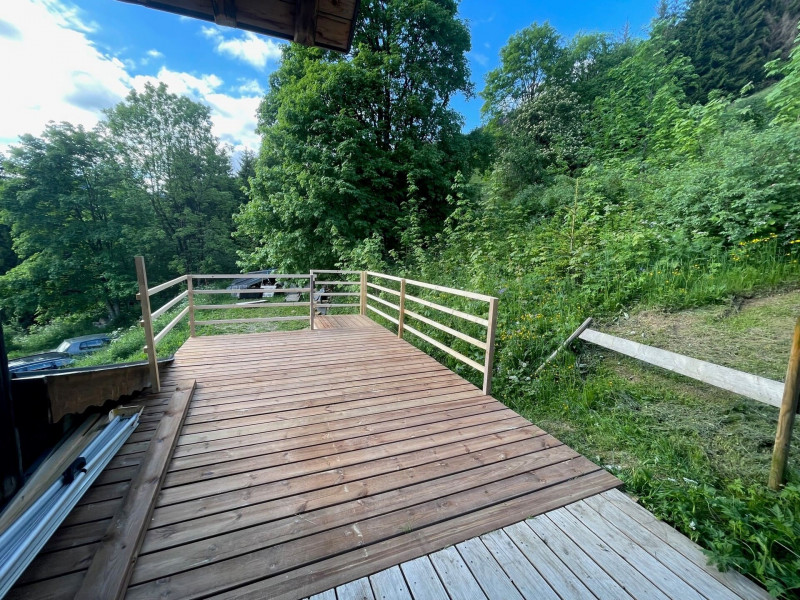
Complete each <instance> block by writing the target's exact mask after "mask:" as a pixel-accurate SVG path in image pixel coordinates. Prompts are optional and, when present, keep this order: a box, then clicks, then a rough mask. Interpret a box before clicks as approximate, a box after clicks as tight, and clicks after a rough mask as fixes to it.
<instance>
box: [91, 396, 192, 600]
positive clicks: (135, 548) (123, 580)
mask: <svg viewBox="0 0 800 600" xmlns="http://www.w3.org/2000/svg"><path fill="white" fill-rule="evenodd" d="M194 389H195V382H194V381H191V382H181V383H178V389H177V390H175V393H174V394H172V397H171V398H170V400H169V404H168V405H167V410H166V412H165V413H164V414H163V415H162V416H161V419H160V421H159V422H158V428H157V429H156V432H155V435H154V436H153V438H152V439H151V440H150V444H148V446H147V451H146V452H145V453H144V457H143V458H142V461H141V464H140V465H139V469H138V470H137V471H136V474H135V475H134V477H133V480H132V481H131V483H130V485H129V486H128V492H127V494H126V495H125V498H124V500H123V501H122V504H121V506H120V507H119V508H118V509H117V511H116V514H115V515H114V518H113V519H112V520H111V523H109V525H108V529H106V534H105V535H104V536H103V539H102V541H101V542H100V544H99V545H98V547H97V549H96V551H95V553H94V556H93V557H92V561H91V563H89V568H88V570H87V571H86V575H85V576H84V578H83V583H82V584H81V587H80V589H79V590H78V593H77V594H76V595H75V598H76V600H94V599H95V598H104V599H108V600H121V599H122V598H124V597H125V592H126V591H127V589H128V582H129V581H130V578H131V575H132V574H133V567H134V565H135V564H136V559H137V557H138V554H139V550H140V549H141V547H142V543H143V542H144V536H145V534H146V533H147V526H148V525H149V523H150V517H151V516H152V514H153V509H154V508H155V506H156V500H157V499H158V493H159V492H160V491H161V486H162V485H163V483H164V478H165V477H166V476H167V465H168V464H169V461H170V460H171V459H172V453H173V451H174V450H175V445H176V444H177V442H178V436H180V433H181V429H182V428H183V421H184V419H185V418H186V413H187V411H188V409H189V403H190V402H191V399H192V395H193V394H194Z"/></svg>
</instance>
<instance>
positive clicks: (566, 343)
mask: <svg viewBox="0 0 800 600" xmlns="http://www.w3.org/2000/svg"><path fill="white" fill-rule="evenodd" d="M591 324H592V317H589V318H588V319H586V320H585V321H584V322H583V323H581V326H580V327H578V328H577V329H576V330H575V331H573V332H572V335H571V336H569V337H568V338H567V339H566V340H564V341H563V342H561V345H560V346H559V347H558V348H556V349H555V350H553V353H552V354H551V355H550V356H548V357H547V358H546V359H545V361H544V362H543V363H542V364H541V365H539V368H538V369H536V371H534V373H533V376H534V377H536V376H537V375H538V374H539V373H541V372H542V369H544V368H545V367H546V366H547V363H549V362H550V361H551V360H553V359H554V358H555V357H556V355H557V354H558V353H559V352H560V351H561V349H562V348H565V347H567V346H569V345H570V344H571V343H572V342H574V341H575V338H577V337H578V336H579V335H580V334H582V333H583V332H584V331H585V330H586V328H588V327H589V325H591Z"/></svg>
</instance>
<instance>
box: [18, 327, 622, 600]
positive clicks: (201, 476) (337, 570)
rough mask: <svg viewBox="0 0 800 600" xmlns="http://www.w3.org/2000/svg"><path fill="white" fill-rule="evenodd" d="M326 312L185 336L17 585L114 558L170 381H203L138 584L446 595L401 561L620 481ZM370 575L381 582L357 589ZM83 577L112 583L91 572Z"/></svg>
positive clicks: (180, 436) (139, 593) (372, 331)
mask: <svg viewBox="0 0 800 600" xmlns="http://www.w3.org/2000/svg"><path fill="white" fill-rule="evenodd" d="M315 326H316V327H317V328H316V329H315V330H314V331H309V330H303V331H296V332H274V333H262V334H252V335H220V336H200V337H193V338H190V339H189V340H187V342H186V343H185V344H184V346H183V347H182V348H181V349H180V350H179V351H178V352H177V353H176V356H175V360H174V362H173V364H172V366H171V367H170V368H169V369H167V370H165V372H164V374H163V382H164V385H165V391H164V392H162V393H159V394H154V395H152V396H150V397H148V398H146V399H144V401H143V403H144V404H145V406H146V410H145V413H144V415H143V421H142V423H141V428H140V430H138V431H137V432H135V433H134V436H136V437H132V439H131V440H129V442H128V443H126V445H125V446H124V447H123V449H122V450H121V452H120V454H119V455H118V456H116V457H115V459H114V460H113V462H112V463H111V464H110V465H109V468H107V469H106V470H105V471H104V473H103V474H102V476H101V478H102V480H99V482H100V483H101V485H97V486H94V487H93V488H92V489H91V490H90V491H89V493H87V496H86V497H85V499H84V501H83V502H82V503H81V504H80V505H79V506H78V507H76V510H75V511H74V514H72V515H70V517H69V520H68V522H69V526H68V527H63V528H62V529H61V530H60V531H59V532H58V533H57V534H56V536H55V537H54V543H53V544H52V545H51V546H50V547H49V548H48V552H47V554H48V557H46V558H44V557H40V558H39V559H37V562H36V564H35V567H34V568H33V569H31V570H30V572H29V573H28V574H27V577H26V579H25V585H21V586H19V588H18V590H15V593H17V594H22V595H19V596H18V597H25V595H24V594H23V593H22V591H23V590H24V589H28V590H29V591H30V593H31V595H30V596H29V597H37V596H38V593H39V591H42V590H50V591H47V593H53V592H54V590H58V589H59V588H58V586H59V583H64V584H65V585H67V584H68V586H70V587H68V589H69V590H71V594H72V595H74V594H75V592H76V591H77V589H78V588H79V587H80V586H81V584H82V582H83V581H84V580H83V574H84V572H85V570H86V569H87V567H89V565H90V564H91V563H92V561H98V560H104V559H98V557H101V554H99V553H98V550H97V549H98V548H99V547H101V545H100V542H101V540H102V538H103V534H104V532H105V531H106V530H108V529H109V525H110V524H111V523H113V522H116V520H118V519H119V518H120V516H121V515H124V514H125V512H126V511H125V510H124V509H123V502H124V501H123V497H124V496H125V494H126V492H127V491H128V490H129V489H133V488H134V487H139V486H138V484H136V480H135V479H134V478H135V477H136V475H137V473H141V472H143V471H145V470H147V468H148V464H149V460H148V458H147V452H146V449H147V445H148V443H149V442H150V440H151V439H156V438H160V437H161V433H160V429H161V428H162V426H163V424H164V423H165V422H166V421H168V420H169V418H170V416H169V415H170V409H169V400H170V397H171V394H170V391H174V389H175V386H179V385H180V383H179V382H180V381H182V380H184V379H186V378H190V379H194V380H196V381H197V384H196V387H195V391H194V395H193V397H192V399H191V403H190V405H189V406H188V408H187V409H186V414H185V417H184V422H183V424H182V430H181V431H180V432H179V433H178V432H176V436H177V439H176V440H175V447H174V451H173V452H172V456H171V458H170V460H169V462H168V463H165V464H164V466H163V468H161V469H160V470H159V476H161V477H163V483H162V484H161V488H160V490H159V491H158V493H157V495H156V497H155V502H154V504H155V508H154V509H153V511H152V513H150V514H148V517H147V518H146V521H147V526H146V533H145V534H144V540H143V541H142V544H141V547H140V549H139V552H138V553H135V552H134V553H133V555H134V556H135V564H134V566H133V573H132V574H131V579H130V583H129V585H128V588H127V590H126V594H127V597H130V598H137V597H139V598H152V597H158V596H161V595H164V596H165V597H171V596H179V597H185V598H192V597H198V598H199V597H206V596H209V595H213V594H220V595H222V596H223V597H225V596H231V597H238V596H244V597H247V596H248V595H251V596H252V597H258V598H264V597H270V598H282V597H285V598H294V599H295V600H296V599H297V598H301V597H311V596H313V595H314V594H319V593H322V592H325V591H326V590H331V589H333V590H335V589H336V588H337V587H341V586H344V587H341V593H342V594H345V593H347V594H349V593H351V592H352V593H360V591H363V592H364V594H366V593H367V591H366V590H367V589H368V590H369V592H370V593H372V594H373V595H375V596H376V597H382V596H386V597H393V596H396V597H398V598H405V597H416V596H417V595H419V596H420V597H422V598H425V597H431V598H435V597H437V593H438V592H440V591H441V589H443V588H442V583H441V581H440V579H439V576H438V575H437V574H436V571H435V569H434V568H433V565H432V564H431V563H430V561H429V562H428V563H425V562H424V561H422V562H420V563H415V566H416V567H417V568H416V570H415V566H412V567H409V572H410V573H412V574H416V575H415V576H416V577H418V580H417V583H412V582H411V581H410V580H409V577H408V576H407V575H406V574H405V571H403V570H402V569H399V568H397V567H396V565H397V564H398V563H399V562H402V561H404V560H411V559H414V558H418V557H421V556H424V555H425V554H427V553H430V552H434V551H437V550H440V549H442V548H445V547H447V546H451V545H452V544H458V543H460V542H463V541H465V540H468V539H469V538H473V537H475V536H476V535H481V534H485V533H487V532H490V531H493V530H495V529H497V528H498V527H502V526H505V525H509V524H511V523H513V522H516V521H519V520H520V519H523V518H525V517H527V516H529V515H531V514H539V513H540V512H542V511H546V510H548V509H550V508H557V507H559V506H563V505H564V504H566V503H570V502H573V501H575V500H576V499H580V498H584V497H586V496H591V495H594V494H596V493H598V492H602V491H604V490H607V489H610V488H613V487H614V486H616V485H619V482H618V480H616V479H615V478H614V477H612V476H611V475H609V474H608V473H606V472H604V471H602V470H601V469H599V468H598V467H597V466H596V465H594V464H592V463H591V462H589V461H588V460H586V459H584V458H582V457H580V456H579V455H577V454H576V453H575V452H574V451H572V450H571V449H569V448H568V447H566V446H564V445H563V444H561V443H560V442H559V441H558V440H556V439H555V438H553V437H552V436H549V435H547V434H546V433H545V432H543V431H542V430H541V429H539V428H537V427H536V426H534V425H532V424H531V423H530V422H528V421H526V420H525V419H523V418H522V417H520V416H519V415H517V414H516V413H514V412H513V411H511V410H510V409H508V408H507V407H505V406H503V405H502V404H500V403H499V402H497V401H496V400H494V399H493V398H491V397H489V396H486V395H484V394H482V393H481V391H480V390H479V389H478V388H476V387H475V386H474V385H472V384H470V383H468V382H466V381H465V380H463V379H461V378H460V377H458V376H457V375H455V374H453V373H452V372H450V371H448V370H447V369H445V368H444V367H442V365H440V364H439V363H438V362H436V361H435V360H434V359H433V358H431V357H429V356H427V355H425V354H424V353H423V352H421V351H419V350H417V349H416V348H414V347H413V346H412V345H410V344H408V343H407V342H405V341H403V340H401V339H398V338H397V336H396V334H395V333H394V332H388V331H386V330H385V329H384V328H382V327H379V326H377V325H376V324H375V323H374V322H373V321H371V320H370V319H368V318H365V317H363V316H361V315H332V316H331V315H326V316H319V317H316V318H315ZM168 386H171V390H170V389H169V387H168ZM132 480H133V481H134V484H133V485H132V483H131V481H132ZM142 504H143V505H144V504H145V503H144V502H142ZM145 512H146V510H145V509H140V512H139V513H138V514H140V516H141V515H142V514H144V513H145ZM480 544H483V542H480ZM476 548H477V549H478V550H481V549H482V551H483V557H484V559H486V560H487V561H488V563H487V565H475V567H474V568H475V572H476V573H477V574H478V575H479V576H480V579H481V581H482V582H483V585H486V586H491V577H493V576H494V577H497V576H499V575H500V574H501V572H500V571H499V570H498V569H499V568H500V567H499V566H498V565H499V561H498V560H497V559H496V558H494V557H493V556H492V555H491V554H490V552H489V550H488V549H487V548H485V547H484V546H482V545H481V546H474V545H468V546H465V547H464V550H463V551H464V552H465V553H468V552H469V550H470V549H473V550H474V549H476ZM456 553H457V554H458V550H456ZM470 556H471V557H472V558H473V559H475V557H477V556H478V555H477V554H474V553H473V554H470ZM98 564H99V563H98ZM492 565H493V566H492ZM392 567H395V568H394V569H393V568H392ZM76 573H79V574H80V579H78V577H76V576H75V574H76ZM376 573H380V574H379V575H377V576H376V575H375V574H376ZM370 576H375V579H374V581H373V580H370V579H369V577H370ZM359 580H360V581H361V583H360V584H358V585H361V586H363V585H364V584H365V582H366V583H367V584H368V586H369V587H368V588H364V589H363V590H361V588H359V587H358V585H355V584H354V585H348V584H350V583H351V582H354V581H359ZM419 581H427V582H428V583H429V584H430V586H431V587H430V588H426V590H427V592H425V593H422V592H420V589H421V588H420V586H419ZM76 582H77V583H76ZM436 582H438V586H437V584H436ZM487 582H488V583H487ZM85 586H86V589H93V590H96V589H98V588H96V587H95V584H94V583H92V580H91V579H88V578H87V579H86V583H85ZM415 587H416V588H417V591H416V592H415V591H414V588H415ZM479 587H480V586H479ZM440 588H441V589H440ZM487 589H488V587H487ZM497 589H498V590H501V589H509V590H510V589H511V588H507V586H506V587H502V586H501V584H499V583H498V588H497ZM37 590H38V591H37ZM359 590H360V591H359ZM102 593H103V594H105V591H103V592H102ZM334 593H335V592H334ZM418 593H419V594H418ZM59 594H60V592H59ZM491 595H492V596H496V594H495V592H494V591H493V592H492V594H491ZM112 596H113V594H109V597H112ZM94 597H97V596H96V595H95V596H94ZM522 597H525V596H524V595H522Z"/></svg>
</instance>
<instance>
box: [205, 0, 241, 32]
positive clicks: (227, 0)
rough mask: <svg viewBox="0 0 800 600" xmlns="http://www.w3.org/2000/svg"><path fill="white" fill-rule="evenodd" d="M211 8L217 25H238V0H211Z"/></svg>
mask: <svg viewBox="0 0 800 600" xmlns="http://www.w3.org/2000/svg"><path fill="white" fill-rule="evenodd" d="M211 9H212V10H213V11H214V22H215V23H216V24H217V25H225V26H227V27H236V25H237V23H236V0H211Z"/></svg>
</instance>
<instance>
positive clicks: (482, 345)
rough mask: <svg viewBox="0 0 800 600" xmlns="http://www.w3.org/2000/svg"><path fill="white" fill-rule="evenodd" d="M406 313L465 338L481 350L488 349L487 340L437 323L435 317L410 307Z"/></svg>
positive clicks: (440, 329)
mask: <svg viewBox="0 0 800 600" xmlns="http://www.w3.org/2000/svg"><path fill="white" fill-rule="evenodd" d="M405 314H406V316H409V317H411V318H412V319H416V320H417V321H422V322H423V323H425V324H427V325H430V326H431V327H435V328H436V329H438V330H439V331H443V332H444V333H449V334H450V335H452V336H453V337H457V338H458V339H460V340H464V341H465V342H467V343H469V344H472V345H473V346H477V347H478V348H480V349H481V350H486V342H482V341H481V340H477V339H475V338H474V337H472V336H469V335H467V334H466V333H461V332H460V331H457V330H455V329H452V328H450V327H448V326H447V325H442V324H441V323H437V322H436V321H434V320H433V319H429V318H428V317H424V316H422V315H420V314H418V313H415V312H414V311H411V310H408V309H406V311H405Z"/></svg>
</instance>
